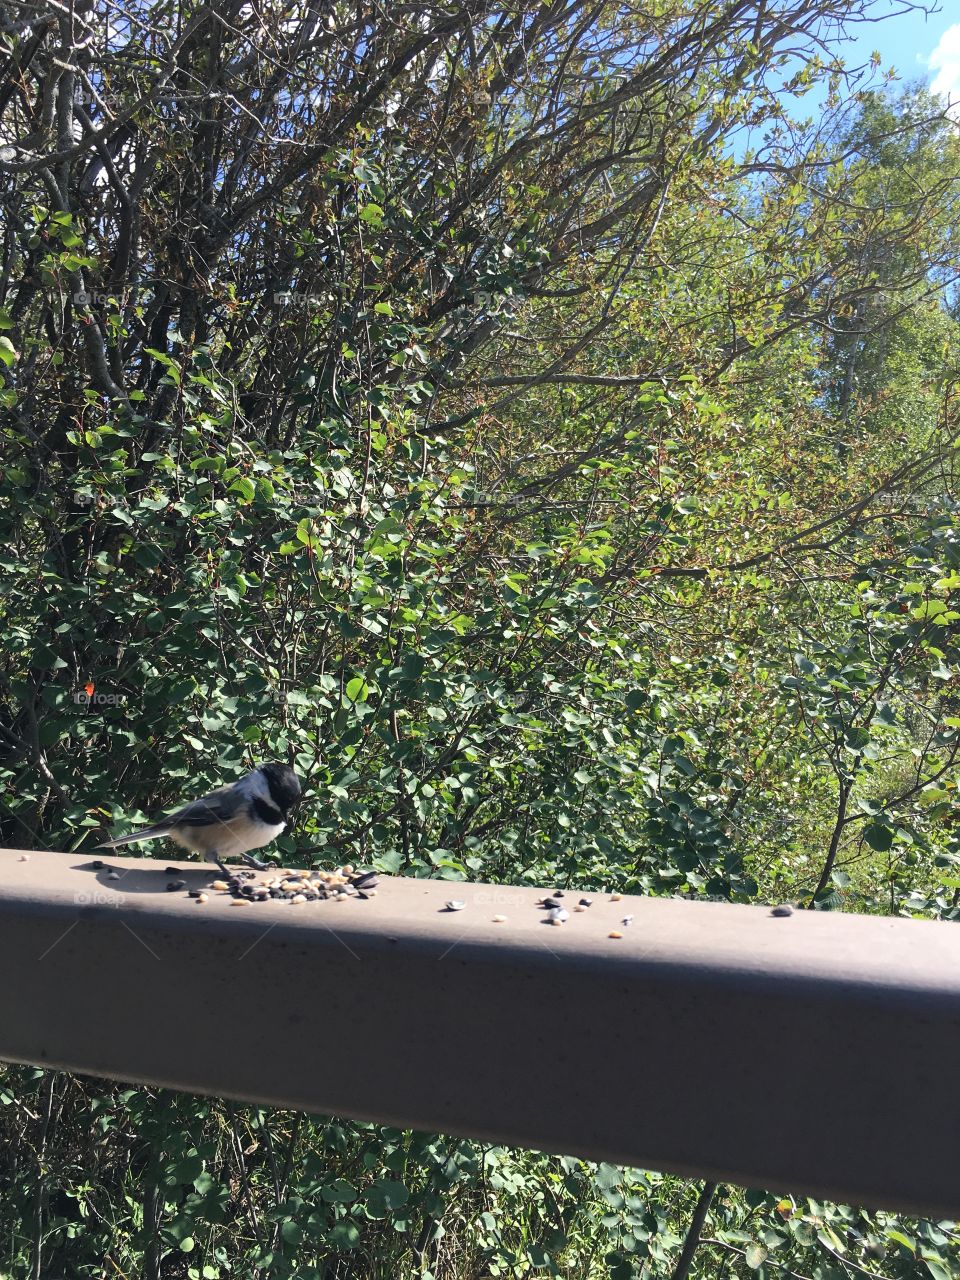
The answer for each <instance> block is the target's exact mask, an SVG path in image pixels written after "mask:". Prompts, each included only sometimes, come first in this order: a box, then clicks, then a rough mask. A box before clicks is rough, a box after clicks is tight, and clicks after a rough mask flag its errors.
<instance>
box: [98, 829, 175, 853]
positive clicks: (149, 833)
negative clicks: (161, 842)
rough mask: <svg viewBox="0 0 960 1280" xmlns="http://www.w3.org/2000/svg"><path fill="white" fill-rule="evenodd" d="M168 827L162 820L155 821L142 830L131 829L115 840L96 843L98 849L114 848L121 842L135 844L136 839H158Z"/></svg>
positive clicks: (167, 830) (166, 831)
mask: <svg viewBox="0 0 960 1280" xmlns="http://www.w3.org/2000/svg"><path fill="white" fill-rule="evenodd" d="M169 831H170V828H169V827H168V826H165V825H164V824H163V823H162V822H158V823H156V824H155V825H154V826H152V827H144V828H143V830H142V831H131V832H130V834H129V835H126V836H117V837H116V839H115V840H104V842H103V844H98V845H97V848H98V849H116V848H117V846H118V845H121V844H136V843H137V841H138V840H158V839H159V838H160V836H165V835H168V834H169Z"/></svg>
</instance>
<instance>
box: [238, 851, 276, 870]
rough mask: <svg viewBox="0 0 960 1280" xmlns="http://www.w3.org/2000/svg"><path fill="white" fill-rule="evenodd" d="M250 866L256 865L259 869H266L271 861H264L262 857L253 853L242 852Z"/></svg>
mask: <svg viewBox="0 0 960 1280" xmlns="http://www.w3.org/2000/svg"><path fill="white" fill-rule="evenodd" d="M240 856H241V857H242V858H243V860H244V862H245V863H246V864H247V866H248V867H256V869H257V870H258V871H266V869H267V867H269V865H270V864H269V862H262V861H261V860H260V858H255V857H254V856H253V854H252V853H242V854H241V855H240Z"/></svg>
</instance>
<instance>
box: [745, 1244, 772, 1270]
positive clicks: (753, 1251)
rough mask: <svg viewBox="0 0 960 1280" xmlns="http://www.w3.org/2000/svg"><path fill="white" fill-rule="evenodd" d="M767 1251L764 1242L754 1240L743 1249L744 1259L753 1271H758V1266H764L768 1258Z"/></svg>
mask: <svg viewBox="0 0 960 1280" xmlns="http://www.w3.org/2000/svg"><path fill="white" fill-rule="evenodd" d="M766 1256H767V1251H766V1249H765V1248H764V1247H763V1245H762V1244H757V1242H756V1241H752V1242H751V1243H750V1244H748V1245H747V1247H746V1249H744V1251H743V1260H744V1262H745V1263H746V1264H747V1266H748V1267H749V1268H750V1270H751V1271H756V1269H757V1268H758V1267H761V1266H763V1263H764V1261H765V1259H766Z"/></svg>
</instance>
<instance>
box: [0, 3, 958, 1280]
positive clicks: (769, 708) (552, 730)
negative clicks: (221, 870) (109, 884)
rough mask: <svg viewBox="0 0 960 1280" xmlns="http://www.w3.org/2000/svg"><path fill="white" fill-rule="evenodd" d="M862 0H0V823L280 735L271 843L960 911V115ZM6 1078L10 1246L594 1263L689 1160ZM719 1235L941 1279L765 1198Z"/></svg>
mask: <svg viewBox="0 0 960 1280" xmlns="http://www.w3.org/2000/svg"><path fill="white" fill-rule="evenodd" d="M8 11H9V13H8ZM868 12H869V5H865V4H861V3H859V0H784V3H781V4H779V5H778V6H768V5H766V4H763V3H759V4H758V3H746V4H739V5H721V4H714V3H694V2H693V0H655V2H651V0H645V2H644V3H642V4H636V5H618V6H599V7H590V6H586V5H583V4H581V3H580V2H579V0H572V3H570V4H567V5H561V4H542V5H540V4H538V5H525V6H524V5H521V6H519V7H517V6H512V7H511V6H501V5H497V4H493V3H487V2H486V0H484V2H483V3H479V4H473V5H470V6H464V5H460V6H457V5H454V6H447V7H439V6H434V5H431V4H426V3H419V0H418V2H417V3H415V4H413V5H409V6H407V7H406V8H405V9H404V11H403V21H401V22H398V21H395V20H394V18H393V16H392V15H391V14H390V13H389V12H387V11H383V10H381V9H379V8H377V7H369V6H368V7H364V6H359V7H354V8H349V7H347V6H345V5H343V4H340V3H335V4H333V5H329V6H325V7H322V9H321V7H317V6H313V7H309V6H308V7H304V6H302V5H294V4H291V3H287V2H286V0H278V2H277V3H266V4H259V5H256V6H254V5H239V4H230V5H227V6H226V7H224V6H222V5H216V6H206V5H203V6H201V5H197V4H194V3H178V4H172V3H166V2H164V3H160V4H149V5H141V4H139V3H136V0H133V2H131V3H123V4H121V5H119V6H111V7H110V9H109V12H108V10H107V9H106V8H105V7H103V6H100V5H97V4H93V5H90V6H87V7H86V8H84V9H83V10H82V12H81V10H80V9H79V8H77V9H76V10H75V11H74V10H71V15H72V16H67V14H66V11H65V10H64V9H63V7H62V6H60V5H52V6H51V7H50V8H49V9H48V8H46V7H44V6H43V5H39V6H26V5H22V4H13V5H8V6H5V8H4V13H3V15H2V16H3V23H2V24H0V40H2V42H3V46H4V51H5V54H6V56H7V57H8V59H9V66H10V67H12V68H15V70H16V74H15V75H11V76H9V77H8V78H7V79H6V80H5V81H4V82H3V84H2V86H0V191H2V199H3V208H4V224H3V235H4V253H3V255H2V258H0V380H2V385H0V406H2V409H0V441H2V445H0V522H2V532H3V539H2V549H0V640H2V655H3V656H2V658H0V779H2V782H3V787H4V800H3V804H2V806H0V828H2V835H3V839H4V841H5V843H7V844H10V845H16V846H29V847H34V846H52V847H59V848H64V847H66V848H81V847H83V848H88V847H90V846H91V845H93V844H94V843H96V841H97V839H98V838H100V836H101V835H102V833H103V832H104V831H105V830H108V829H109V830H112V831H116V830H123V829H126V826H127V824H132V823H133V822H134V821H135V820H137V819H139V818H140V817H141V816H143V815H146V814H151V813H154V812H156V811H158V810H162V809H163V808H165V807H167V806H169V805H170V804H172V803H173V802H174V801H175V800H176V799H178V798H179V797H180V796H181V795H182V794H183V793H184V791H185V790H187V789H188V788H190V789H193V788H195V789H197V790H199V789H200V788H202V787H203V786H205V785H207V784H210V785H213V784H215V783H218V782H220V781H222V780H223V779H224V778H228V777H230V776H233V775H234V774H235V773H237V772H239V771H240V770H241V769H242V768H243V767H246V766H248V765H249V764H251V763H252V762H253V761H254V760H257V759H263V758H265V757H276V758H283V759H288V760H289V761H290V763H291V764H293V765H295V767H296V768H297V769H298V771H299V772H300V773H301V775H302V776H303V777H304V778H305V779H306V781H307V804H306V805H305V806H304V810H303V817H302V820H301V823H300V825H299V827H298V829H297V830H296V831H295V832H294V833H292V834H289V835H287V836H285V837H284V838H282V839H281V840H280V841H279V842H278V844H277V847H276V851H275V853H274V854H273V855H272V856H275V857H276V858H277V859H278V860H280V861H283V862H290V863H294V862H295V863H298V864H301V865H303V864H305V863H309V862H315V863H319V862H328V863H330V862H342V861H344V860H346V859H350V860H351V861H354V862H358V863H366V864H372V865H376V866H378V867H379V868H381V869H383V870H386V871H391V872H401V873H404V874H409V875H417V876H438V877H445V878H449V879H453V880H456V879H462V878H466V877H470V878H484V879H488V880H492V881H499V882H523V881H526V882H529V883H536V884H544V883H550V884H555V883H570V884H576V885H582V886H583V887H584V888H592V887H599V886H602V885H606V886H616V887H619V888H623V889H627V890H633V891H643V892H648V893H682V894H686V895H690V896H700V895H707V896H712V897H719V898H724V899H727V900H738V901H751V900H759V901H769V900H775V899H780V898H792V899H794V900H796V901H798V902H800V903H802V904H803V905H807V906H811V907H817V908H820V909H832V908H835V907H837V906H844V905H848V906H853V907H856V908H858V909H861V910H870V911H885V912H893V913H897V912H899V913H904V914H917V915H932V916H937V917H941V918H946V919H956V918H957V917H958V914H960V872H958V860H960V846H958V843H957V842H958V837H957V835H956V830H957V828H956V819H957V813H958V809H957V800H956V794H957V769H956V763H957V760H956V756H957V745H958V741H960V739H958V732H960V709H958V707H957V706H956V703H955V699H954V697H953V695H952V692H951V691H952V688H953V682H954V681H955V673H956V669H957V664H958V654H957V651H956V643H955V634H956V622H957V621H958V618H960V610H958V609H957V608H956V601H957V589H958V586H960V576H958V575H960V568H958V565H957V558H958V557H957V550H956V494H955V485H954V476H953V466H954V457H955V440H956V428H957V408H956V394H955V386H956V371H957V357H958V350H960V343H958V337H960V330H958V325H957V320H956V315H955V311H956V304H955V298H954V295H953V288H954V284H955V281H956V272H957V252H956V250H957V246H956V230H955V228H956V226H957V225H958V213H960V209H958V190H960V184H958V181H957V179H958V174H960V150H958V143H957V138H956V131H955V128H954V127H953V126H952V125H951V124H950V123H949V122H948V120H947V118H946V117H945V115H944V112H943V110H942V104H940V103H938V102H937V101H936V100H934V99H931V98H930V97H929V96H928V95H926V94H924V93H920V92H912V91H908V92H905V93H902V94H900V95H899V96H894V95H893V94H892V93H890V92H887V93H881V92H879V91H878V90H876V88H875V87H871V83H870V82H869V81H868V80H867V79H865V78H863V77H862V76H859V75H858V73H856V72H855V71H854V70H852V69H850V68H844V67H843V66H842V64H841V63H840V62H839V61H838V60H837V58H836V57H835V55H834V52H833V49H834V45H833V43H832V37H833V36H834V35H836V34H838V30H839V28H838V26H837V24H839V23H842V22H847V23H849V22H852V21H854V20H856V19H857V18H859V17H863V16H865V15H866V14H867V13H868ZM8 19H9V20H8ZM798 50H799V52H798ZM808 94H814V95H820V96H819V98H818V99H817V101H818V104H819V105H818V108H817V113H816V115H817V119H816V122H815V123H814V122H812V121H806V122H804V121H802V120H799V119H798V118H797V116H798V113H799V111H800V110H801V109H802V108H803V105H804V100H805V98H806V96H807V95H808ZM90 686H92V687H93V690H94V693H95V695H96V696H95V697H94V698H93V699H91V698H89V697H84V696H82V694H81V691H82V690H83V689H84V688H89V687H90ZM4 1079H5V1082H6V1083H5V1086H4V1090H5V1091H4V1093H3V1094H2V1096H0V1101H2V1102H3V1103H4V1106H3V1109H2V1113H0V1121H2V1124H3V1131H4V1136H5V1140H6V1146H5V1148H4V1150H5V1155H4V1164H3V1166H2V1171H0V1181H2V1184H3V1188H4V1193H5V1207H4V1210H3V1221H4V1225H5V1227H7V1228H9V1236H10V1244H9V1248H8V1250H7V1252H6V1254H5V1255H4V1256H5V1262H4V1264H3V1265H5V1266H7V1267H8V1268H9V1270H10V1271H11V1274H12V1275H15V1276H18V1277H19V1276H21V1275H24V1276H25V1275H28V1274H29V1275H36V1274H49V1275H60V1274H63V1275H64V1276H73V1275H76V1276H88V1275H89V1276H94V1275H102V1274H115V1273H117V1272H121V1273H127V1274H135V1275H141V1274H142V1275H144V1276H146V1277H149V1278H150V1280H152V1278H153V1277H155V1276H161V1275H163V1276H167V1275H170V1276H181V1275H182V1276H188V1277H190V1278H191V1280H193V1278H194V1277H202V1278H203V1280H212V1277H215V1276H226V1275H227V1274H230V1275H236V1276H245V1275H246V1276H251V1277H253V1276H258V1275H259V1276H264V1275H270V1276H277V1277H284V1276H287V1277H290V1280H295V1278H299V1280H306V1278H307V1277H308V1276H319V1275H323V1276H326V1277H332V1276H337V1277H341V1276H342V1277H346V1276H347V1275H351V1276H353V1275H370V1276H374V1275H381V1274H390V1275H393V1274H403V1273H406V1272H409V1273H410V1274H418V1275H419V1274H423V1275H431V1276H436V1277H440V1276H444V1277H447V1276H464V1277H467V1276H477V1277H479V1276H481V1275H508V1274H520V1273H523V1274H526V1273H528V1272H529V1271H531V1270H543V1271H547V1272H550V1273H551V1274H559V1273H561V1272H573V1273H575V1274H578V1275H581V1276H583V1277H592V1276H598V1275H602V1274H610V1275H612V1276H614V1277H617V1278H618V1280H619V1278H620V1277H624V1278H625V1277H627V1276H635V1275H639V1274H640V1273H641V1272H643V1273H644V1274H646V1275H649V1276H652V1275H657V1274H661V1275H663V1274H667V1272H669V1271H670V1270H671V1269H672V1268H673V1267H674V1266H675V1264H676V1261H677V1258H678V1255H679V1250H680V1246H681V1244H682V1241H683V1240H684V1238H685V1236H686V1232H687V1228H688V1224H689V1220H690V1214H691V1212H692V1210H693V1206H694V1202H695V1200H696V1193H695V1189H693V1188H691V1187H690V1186H689V1185H688V1184H685V1183H683V1182H682V1181H681V1180H679V1179H676V1178H669V1177H665V1176H661V1175H656V1174H652V1173H645V1172H640V1171H634V1170H617V1169H613V1168H612V1167H609V1166H599V1167H594V1166H590V1165H587V1164H585V1163H584V1162H581V1161H577V1160H572V1159H555V1158H552V1157H545V1156H540V1155H535V1154H531V1153H522V1152H513V1151H506V1150H502V1149H494V1150H491V1149H487V1148H484V1147H482V1146H481V1145H479V1144H472V1143H466V1142H461V1141H459V1140H454V1139H449V1138H442V1137H436V1136H427V1135H416V1134H409V1133H400V1132H398V1131H396V1130H391V1129H386V1128H383V1127H376V1126H361V1125H356V1124H350V1123H345V1122H341V1121H338V1120H331V1119H326V1118H320V1117H300V1118H297V1117H291V1116H288V1115H285V1114H282V1113H275V1114H270V1113H267V1112H262V1111H258V1110H255V1109H250V1108H235V1107H231V1106H229V1105H227V1104H224V1103H219V1102H216V1103H215V1102H207V1101H198V1100H196V1099H191V1098H187V1097H174V1096H171V1095H167V1094H164V1093H161V1092H157V1091H154V1090H146V1089H138V1090H126V1089H120V1088H116V1087H113V1086H107V1085H103V1084H100V1083H97V1082H89V1081H80V1080H75V1079H71V1078H67V1077H61V1076H56V1075H54V1074H51V1073H34V1072H31V1071H25V1070H21V1069H17V1068H11V1069H9V1070H8V1071H6V1072H5V1076H4ZM775 1085H776V1082H771V1088H772V1089H774V1088H775ZM91 1118H92V1121H93V1124H92V1126H91V1124H90V1120H91ZM7 1206H9V1208H8V1207H7ZM708 1232H709V1234H705V1236H704V1239H703V1240H702V1242H701V1244H700V1246H699V1248H698V1250H697V1254H696V1260H695V1267H694V1273H695V1274H699V1275H702V1276H708V1275H715V1274H720V1275H725V1274H726V1273H727V1272H728V1271H729V1272H731V1273H736V1274H739V1275H744V1276H745V1275H747V1274H748V1273H750V1272H756V1273H757V1275H758V1276H760V1277H763V1276H767V1275H769V1276H770V1277H774V1276H781V1275H785V1274H787V1273H790V1274H793V1275H800V1276H803V1277H806V1276H810V1277H814V1280H821V1278H822V1280H833V1277H835V1276H839V1275H848V1274H852V1273H862V1272H863V1271H866V1272H867V1273H869V1274H873V1275H877V1276H884V1277H890V1278H891V1280H900V1278H901V1277H904V1278H906V1277H914V1276H922V1277H924V1278H925V1280H926V1278H927V1277H932V1278H933V1280H943V1277H944V1276H946V1275H949V1274H952V1273H953V1272H954V1271H955V1270H956V1264H957V1235H956V1228H955V1227H954V1226H953V1224H950V1223H939V1224H936V1223H913V1222H904V1221H901V1220H899V1219H896V1218H894V1217H893V1216H892V1215H887V1214H879V1213H878V1214H866V1213H863V1212H860V1211H859V1210H855V1209H851V1208H845V1207H838V1206H829V1205H823V1204H818V1203H815V1202H812V1201H799V1200H796V1199H794V1198H792V1197H790V1196H789V1195H787V1194H780V1193H779V1192H778V1193H777V1194H767V1193H762V1192H755V1193H754V1192H747V1193H743V1192H738V1191H734V1190H727V1189H723V1190H722V1192H721V1194H719V1195H718V1196H717V1198H716V1199H715V1201H714V1203H713V1205H712V1208H711V1210H710V1218H709V1227H708ZM105 1260H106V1261H105Z"/></svg>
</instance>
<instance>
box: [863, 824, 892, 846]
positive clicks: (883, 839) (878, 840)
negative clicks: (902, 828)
mask: <svg viewBox="0 0 960 1280" xmlns="http://www.w3.org/2000/svg"><path fill="white" fill-rule="evenodd" d="M863 838H864V840H865V841H866V843H867V844H868V845H869V846H870V848H871V849H876V851H877V852H878V853H886V851H887V850H888V849H889V848H890V846H891V845H892V844H893V830H892V829H891V828H890V827H885V826H883V825H882V824H881V823H879V822H874V823H871V825H870V826H869V827H866V828H865V829H864V832H863Z"/></svg>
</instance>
